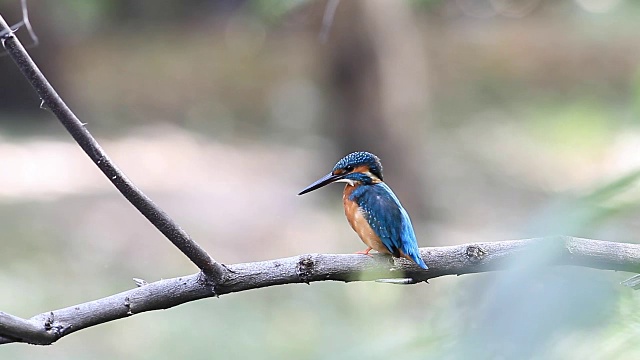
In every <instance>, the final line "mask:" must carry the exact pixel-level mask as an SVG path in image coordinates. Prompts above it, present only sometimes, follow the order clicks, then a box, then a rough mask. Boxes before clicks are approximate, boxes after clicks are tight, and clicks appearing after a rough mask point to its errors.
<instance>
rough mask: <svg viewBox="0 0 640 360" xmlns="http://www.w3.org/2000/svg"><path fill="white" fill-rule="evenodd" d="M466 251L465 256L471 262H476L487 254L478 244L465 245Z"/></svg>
mask: <svg viewBox="0 0 640 360" xmlns="http://www.w3.org/2000/svg"><path fill="white" fill-rule="evenodd" d="M466 253H467V258H468V259H469V261H471V262H478V261H480V260H482V259H483V258H484V257H485V256H486V255H487V251H486V250H484V249H483V248H481V247H480V246H479V245H469V246H467V251H466Z"/></svg>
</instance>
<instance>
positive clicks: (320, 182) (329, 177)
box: [298, 173, 344, 195]
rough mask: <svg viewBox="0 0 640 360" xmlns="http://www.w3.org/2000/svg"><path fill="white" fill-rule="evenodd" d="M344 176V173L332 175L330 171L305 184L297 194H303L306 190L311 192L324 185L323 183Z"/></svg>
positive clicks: (326, 183)
mask: <svg viewBox="0 0 640 360" xmlns="http://www.w3.org/2000/svg"><path fill="white" fill-rule="evenodd" d="M343 177H344V175H333V174H332V173H328V174H327V175H325V176H323V177H322V178H320V179H318V180H317V181H316V182H314V183H313V184H311V185H309V186H307V187H306V188H305V189H304V190H302V191H300V193H298V195H304V194H306V193H308V192H311V191H313V190H316V189H320V188H321V187H323V186H325V185H329V184H331V183H332V182H334V181H336V180H340V179H342V178H343Z"/></svg>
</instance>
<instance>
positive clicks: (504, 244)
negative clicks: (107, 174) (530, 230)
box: [0, 236, 640, 345]
mask: <svg viewBox="0 0 640 360" xmlns="http://www.w3.org/2000/svg"><path fill="white" fill-rule="evenodd" d="M420 253H421V255H422V257H423V258H424V260H425V262H426V263H427V264H429V270H427V271H424V270H422V269H420V268H419V267H417V266H416V265H415V264H413V263H410V262H408V261H406V260H404V259H395V264H392V263H391V262H390V260H391V258H390V257H388V256H385V255H377V256H373V257H369V256H364V255H357V254H354V255H337V254H308V255H300V256H295V257H290V258H284V259H277V260H271V261H261V262H253V263H245V264H235V265H230V266H229V271H227V272H226V273H225V276H224V278H222V279H221V280H220V282H219V283H217V284H213V286H215V291H214V287H213V286H212V284H211V283H210V282H209V281H208V280H207V279H206V278H205V277H204V276H203V275H202V274H194V275H189V276H183V277H179V278H174V279H167V280H161V281H157V282H154V283H150V284H147V285H144V286H142V287H139V288H136V289H132V290H129V291H125V292H122V293H119V294H116V295H112V296H109V297H106V298H103V299H100V300H94V301H90V302H87V303H84V304H79V305H75V306H70V307H68V308H64V309H60V310H55V311H51V312H46V313H42V314H40V315H36V316H34V317H32V318H31V319H28V320H25V319H20V318H16V317H15V316H12V315H8V314H5V313H0V344H3V343H10V342H27V343H31V344H40V345H44V344H51V343H53V342H55V341H56V340H58V339H60V338H61V337H63V336H65V335H68V334H70V333H72V332H75V331H78V330H81V329H84V328H87V327H90V326H94V325H98V324H101V323H105V322H108V321H113V320H116V319H120V318H124V317H127V316H131V315H135V314H138V313H141V312H145V311H151V310H158V309H167V308H170V307H173V306H176V305H180V304H183V303H186V302H190V301H194V300H198V299H202V298H205V297H212V296H219V295H224V294H228V293H233V292H239V291H245V290H250V289H258V288H263V287H267V286H274V285H283V284H294V283H311V282H315V281H326V280H335V281H344V282H349V281H367V280H378V279H403V280H402V281H397V283H410V284H414V283H419V282H423V281H425V282H426V281H427V280H428V279H432V278H435V277H439V276H444V275H461V274H469V273H478V272H486V271H496V270H509V269H513V268H522V267H531V268H539V267H542V266H549V265H574V266H584V267H591V268H596V269H604V270H619V271H629V272H639V271H640V245H638V244H628V243H615V242H607V241H598V240H589V239H579V238H573V237H569V236H557V237H548V238H538V239H528V240H511V241H498V242H485V243H475V244H465V245H456V246H443V247H432V248H422V249H420Z"/></svg>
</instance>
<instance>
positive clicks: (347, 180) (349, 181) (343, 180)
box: [336, 179, 356, 186]
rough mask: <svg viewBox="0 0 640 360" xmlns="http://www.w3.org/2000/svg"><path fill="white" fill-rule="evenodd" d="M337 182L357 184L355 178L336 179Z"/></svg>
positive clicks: (350, 184)
mask: <svg viewBox="0 0 640 360" xmlns="http://www.w3.org/2000/svg"><path fill="white" fill-rule="evenodd" d="M336 182H343V183H347V184H349V186H353V185H355V184H356V183H355V182H354V181H353V180H351V179H340V180H336Z"/></svg>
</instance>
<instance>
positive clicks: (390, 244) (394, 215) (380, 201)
mask: <svg viewBox="0 0 640 360" xmlns="http://www.w3.org/2000/svg"><path fill="white" fill-rule="evenodd" d="M350 200H352V201H355V202H357V203H358V206H359V207H360V208H361V209H362V211H363V214H364V217H365V219H367V222H368V223H369V225H370V226H371V228H372V229H373V231H374V232H375V233H376V235H378V237H379V238H380V240H381V241H382V243H383V244H384V246H385V247H386V248H387V250H389V252H390V253H391V254H393V256H396V257H400V256H401V254H405V255H407V256H408V257H410V258H411V259H412V260H413V261H414V262H415V263H416V264H418V265H419V266H420V267H422V268H423V269H427V265H426V264H425V263H424V261H423V260H422V258H421V257H420V253H419V250H418V242H417V241H416V235H415V233H414V232H413V226H412V225H411V220H410V219H409V214H407V212H406V211H405V210H404V208H403V207H402V205H401V204H400V201H399V200H398V198H397V197H396V195H395V194H394V193H393V191H391V189H390V188H389V187H388V186H387V185H386V184H385V183H379V184H375V185H367V186H359V187H358V188H357V189H356V190H355V191H354V192H353V193H352V194H351V196H350Z"/></svg>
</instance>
